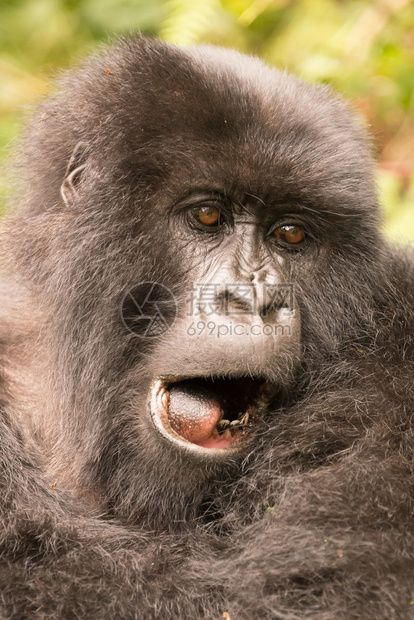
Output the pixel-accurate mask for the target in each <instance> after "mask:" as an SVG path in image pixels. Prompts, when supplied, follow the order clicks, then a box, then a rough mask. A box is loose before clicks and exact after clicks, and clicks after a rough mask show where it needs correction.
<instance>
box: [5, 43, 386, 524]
mask: <svg viewBox="0 0 414 620" xmlns="http://www.w3.org/2000/svg"><path fill="white" fill-rule="evenodd" d="M108 69H109V71H108ZM39 115H40V116H39V122H38V123H35V124H34V128H33V129H32V130H31V132H30V134H29V136H28V139H27V144H26V148H25V157H26V160H25V159H24V158H22V160H21V161H22V171H21V174H22V175H26V177H27V178H26V186H28V187H29V190H28V191H27V193H26V194H25V195H24V196H22V198H21V200H22V201H23V203H24V205H25V208H24V209H23V210H22V212H21V213H20V214H18V215H17V216H15V218H14V220H12V221H11V222H10V224H9V227H8V233H7V234H8V241H7V244H8V246H9V247H11V248H12V250H11V254H12V256H13V259H12V264H13V265H15V266H16V269H17V272H18V274H19V275H18V277H19V279H20V281H21V282H22V283H23V284H24V286H25V287H26V288H27V289H28V290H30V296H31V297H30V298H31V299H34V300H35V303H36V304H37V307H38V308H40V309H41V313H42V314H43V318H42V321H41V329H40V331H39V334H37V336H36V338H37V340H36V342H37V343H38V350H37V352H36V353H37V355H39V351H43V352H44V358H45V365H46V368H47V370H46V371H45V373H44V374H43V375H42V377H41V381H39V375H37V380H36V383H37V384H38V387H37V388H36V390H35V391H36V403H37V405H36V406H37V408H38V409H39V410H41V411H44V413H43V414H40V415H39V416H38V420H39V421H38V427H39V428H38V431H39V433H40V434H41V435H42V436H43V441H44V443H45V445H46V446H47V453H48V455H49V456H48V459H49V468H50V469H51V471H53V472H54V473H55V474H56V475H59V476H61V477H62V478H63V479H65V480H66V481H68V484H70V485H71V486H72V487H75V488H77V489H78V490H79V492H80V493H86V494H88V493H91V494H97V495H99V497H100V498H101V501H102V502H103V503H107V504H108V505H110V506H111V507H112V510H114V511H115V512H117V513H118V514H120V513H124V514H126V515H127V516H128V518H132V519H136V518H138V515H139V518H142V515H143V514H144V513H145V512H146V511H147V512H150V513H151V514H152V515H153V516H154V514H156V515H157V518H160V519H162V517H161V516H160V515H162V512H163V507H162V502H161V505H160V500H159V497H160V493H163V490H165V489H166V488H169V489H170V492H171V493H175V494H176V496H177V497H181V498H185V501H186V502H187V504H188V505H190V506H196V505H197V502H196V501H195V500H194V497H195V496H197V497H199V499H200V498H202V496H203V494H205V493H207V490H208V492H211V480H212V479H215V480H220V479H223V480H224V479H226V477H228V476H229V475H230V473H231V475H232V476H236V475H240V473H239V474H238V473H237V472H239V469H238V468H239V464H240V462H241V460H242V459H246V458H250V459H251V458H260V450H261V449H262V448H261V446H263V442H265V438H266V433H267V430H268V429H269V428H271V427H272V425H273V424H274V421H275V420H276V419H277V416H278V415H279V413H280V411H285V410H287V409H286V408H288V407H290V406H291V405H292V404H294V403H297V402H300V399H301V398H302V395H303V390H304V386H305V385H306V381H307V380H308V378H309V377H310V376H312V373H315V372H317V370H318V368H320V367H321V365H323V364H325V363H326V362H327V361H328V360H330V359H333V358H334V357H335V355H337V353H338V351H339V350H340V348H341V347H342V346H343V343H345V342H347V341H348V340H349V339H351V338H352V337H354V336H355V334H356V333H363V331H364V324H365V321H366V320H367V316H368V315H369V308H370V306H371V304H372V296H373V293H374V290H375V279H376V278H377V276H378V273H379V272H380V270H381V264H382V252H381V239H380V237H379V234H378V232H377V210H376V198H375V192H374V190H373V184H372V174H371V160H370V156H369V154H368V152H367V149H366V146H365V139H364V137H361V131H360V129H359V127H358V126H357V124H356V123H355V121H354V120H353V119H352V116H351V115H350V114H349V112H348V110H347V109H346V107H345V106H344V104H343V103H341V102H340V101H338V100H337V99H336V98H334V97H333V96H332V95H331V93H330V92H329V91H328V89H326V88H324V87H310V86H309V85H306V84H304V83H302V82H301V81H300V80H297V79H295V78H293V77H290V76H287V75H286V74H282V73H279V72H278V71H275V70H272V69H269V68H267V67H265V66H264V65H262V64H261V63H260V62H259V61H257V60H254V59H251V58H246V57H243V56H240V55H238V54H236V53H235V52H229V51H222V50H215V49H214V48H208V47H201V48H196V49H190V50H186V51H183V50H178V49H175V48H173V47H170V46H167V45H164V44H162V43H160V42H156V41H145V40H142V39H138V40H135V41H129V42H124V43H122V44H120V45H119V47H117V48H115V49H114V50H112V51H111V52H109V53H108V54H107V55H106V56H98V57H96V58H94V59H93V60H92V61H91V62H90V63H89V64H88V65H87V66H86V67H85V68H84V69H82V70H81V71H79V72H77V73H76V74H75V75H73V76H72V75H71V76H69V77H66V78H65V80H63V82H62V84H61V91H60V92H59V93H58V94H57V95H56V97H55V98H54V99H51V100H50V101H49V102H47V103H46V104H44V105H43V107H42V108H40V112H39ZM28 161H30V166H28V165H27V164H25V162H28ZM120 308H121V311H120ZM42 416H43V417H42ZM200 501H201V499H200ZM179 503H180V502H177V505H175V508H174V509H175V510H176V511H177V515H178V516H179V515H181V512H180V510H184V508H179V506H178V505H179ZM167 510H169V511H170V512H171V507H170V506H168V505H167V503H166V505H165V512H166V513H167ZM168 518H171V514H169V515H168ZM177 518H178V517H177Z"/></svg>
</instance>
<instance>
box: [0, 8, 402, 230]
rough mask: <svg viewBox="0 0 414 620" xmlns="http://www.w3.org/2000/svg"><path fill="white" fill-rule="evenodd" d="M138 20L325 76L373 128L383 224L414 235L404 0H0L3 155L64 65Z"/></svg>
mask: <svg viewBox="0 0 414 620" xmlns="http://www.w3.org/2000/svg"><path fill="white" fill-rule="evenodd" d="M136 30H140V31H141V32H143V33H144V34H150V35H157V36H159V37H161V38H162V39H164V40H166V41H171V42H173V43H176V44H178V45H190V44H192V43H197V42H201V41H203V42H210V43H215V44H218V45H222V46H225V47H233V48H237V49H238V50H241V51H243V52H247V53H252V54H256V55H259V56H261V57H262V58H263V59H264V60H266V61H267V62H268V63H269V64H271V65H275V66H277V67H279V68H283V69H284V68H286V69H287V70H289V71H291V72H293V73H295V74H296V75H299V76H301V77H303V78H305V79H307V80H309V81H311V82H313V81H319V82H326V83H328V84H331V85H332V86H333V87H334V88H335V89H336V90H338V91H340V92H341V93H342V94H343V95H344V96H345V97H346V98H348V99H349V101H350V104H351V106H352V107H353V108H354V109H355V111H356V113H357V114H359V115H360V116H361V117H362V118H363V119H364V122H365V123H366V124H368V126H369V129H370V132H371V134H372V136H373V141H374V148H375V152H376V156H377V159H378V187H379V192H380V196H381V203H382V206H383V209H384V216H385V217H384V226H385V230H386V232H387V234H388V235H389V236H390V237H391V238H393V239H395V240H396V241H401V242H404V241H406V240H407V239H408V240H414V2H413V0H254V1H252V0H0V164H1V163H2V162H3V161H4V158H5V157H7V151H8V146H9V145H10V143H11V140H12V138H13V137H14V136H15V135H16V134H17V132H18V129H19V125H20V123H21V119H22V118H23V113H24V112H25V110H26V108H27V106H28V104H31V103H33V101H35V100H36V98H37V97H39V96H41V95H43V94H45V93H47V91H48V88H50V83H51V80H52V79H53V77H54V76H55V75H56V74H57V73H58V72H59V71H60V70H61V69H62V68H65V67H68V66H73V65H75V64H76V63H77V62H79V60H80V59H81V58H82V57H83V56H84V55H86V54H88V53H89V52H91V51H92V50H94V49H95V48H96V47H97V45H99V44H100V43H101V42H107V41H110V40H111V39H112V38H113V37H114V36H117V35H119V34H128V33H130V32H133V31H136ZM4 192H5V182H4V178H3V180H1V177H0V205H1V200H2V196H3V198H4ZM0 208H1V207H0Z"/></svg>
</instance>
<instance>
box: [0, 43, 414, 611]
mask: <svg viewBox="0 0 414 620" xmlns="http://www.w3.org/2000/svg"><path fill="white" fill-rule="evenodd" d="M203 54H205V57H206V63H205V69H203V65H202V63H199V62H198V61H197V62H196V61H195V60H194V59H193V58H192V56H191V55H188V54H187V53H185V52H181V51H179V50H177V49H175V48H172V47H169V46H166V45H164V44H162V43H159V42H156V41H146V40H143V39H136V40H131V41H124V42H122V43H121V44H119V45H118V46H117V47H115V48H114V49H113V50H111V51H109V52H107V53H106V54H104V55H101V56H98V57H96V58H93V59H92V61H90V63H89V64H88V65H86V66H85V68H83V69H82V70H80V71H78V72H75V73H73V74H70V75H68V76H67V77H65V78H64V79H63V81H62V82H61V84H60V91H59V92H58V93H57V94H56V96H55V97H54V98H51V99H50V100H48V101H47V102H46V103H45V104H43V105H42V106H41V107H40V108H39V110H38V113H37V115H36V116H35V118H34V120H33V122H32V125H31V127H30V128H29V130H28V132H27V135H26V137H25V140H24V144H23V147H22V149H21V151H20V154H19V155H18V165H19V169H18V170H19V172H18V174H19V178H20V179H21V187H22V189H21V190H20V192H18V193H17V198H16V201H17V202H18V204H19V208H18V210H17V212H16V214H15V215H14V216H12V217H11V218H9V220H8V222H7V223H6V226H5V227H4V233H3V239H2V244H3V247H4V256H5V258H6V259H7V260H8V262H9V266H10V274H11V275H10V278H9V280H8V281H7V283H6V284H5V285H4V293H3V295H2V305H3V310H2V325H3V328H2V333H1V355H2V359H3V368H4V371H3V378H2V391H1V401H2V408H1V414H2V431H1V437H2V443H1V450H0V459H1V478H0V484H1V520H2V530H1V532H0V550H1V554H2V562H1V567H0V594H1V605H2V607H1V613H2V616H3V617H4V618H14V619H22V618H25V619H26V618H27V619H29V618H36V619H39V618H44V619H46V618H56V619H58V618H65V619H66V618H67V619H70V618H96V619H103V618H108V619H109V618H111V619H112V618H139V619H141V618H142V619H144V618H145V619H149V618H154V619H155V618H157V619H158V618H162V619H163V620H167V619H168V618H174V619H178V618H183V619H184V618H185V619H187V618H188V620H190V619H195V618H197V619H198V618H200V619H201V618H203V619H206V620H207V619H208V620H213V619H214V620H218V619H219V618H222V617H223V613H224V612H227V613H228V614H229V616H230V618H231V620H236V619H237V620H239V619H246V620H253V619H257V620H265V619H266V618H268V619H270V618H271V619H278V620H302V619H304V618H312V619H314V620H328V619H329V620H331V619H334V618H335V619H346V620H350V619H355V620H361V619H366V620H371V619H373V618H375V619H378V620H379V619H384V620H385V619H386V620H390V619H397V618H404V619H405V618H411V617H413V618H414V605H413V604H412V602H413V600H414V578H413V574H414V572H413V571H414V527H413V523H414V520H413V515H414V506H413V498H414V474H413V449H414V435H413V430H412V415H413V412H414V386H413V376H414V372H413V370H414V364H413V360H414V358H413V352H414V351H413V349H414V346H413V345H414V340H413V325H414V293H413V289H414V269H413V262H412V259H411V258H410V256H409V255H408V253H407V252H406V253H405V254H404V253H402V252H394V251H393V250H391V249H390V248H389V247H388V246H387V243H386V242H385V240H384V239H383V238H382V237H381V235H380V233H379V232H378V216H377V208H376V198H375V192H374V190H373V181H372V171H371V169H372V164H371V160H370V156H369V153H368V150H367V147H366V144H365V142H366V140H365V138H364V136H361V130H360V128H359V127H358V126H357V124H356V123H355V121H354V120H353V119H352V115H351V114H350V113H349V112H348V110H347V109H346V107H345V106H344V104H343V103H341V102H340V101H339V100H337V99H335V98H334V97H333V96H332V94H331V93H330V92H329V91H328V90H327V89H326V88H324V87H310V86H308V85H306V84H304V83H302V82H301V81H299V80H297V79H295V78H292V77H289V76H286V75H282V74H279V73H277V72H273V71H271V70H268V69H260V71H265V72H266V73H265V74H264V75H265V79H263V80H262V81H261V82H260V80H258V82H257V83H255V82H254V78H255V75H256V72H255V71H250V73H249V70H248V67H247V68H246V78H245V79H244V78H238V77H237V76H236V75H233V73H232V72H231V71H229V72H228V73H227V74H224V73H223V71H222V70H221V69H220V64H219V65H218V69H217V71H214V70H213V69H212V63H211V62H209V61H208V57H209V54H210V51H209V50H208V49H206V50H204V51H201V52H200V55H201V56H202V55H203ZM220 54H221V56H220V58H222V62H223V66H224V65H225V63H226V58H227V56H226V54H227V52H225V51H222V52H220ZM215 62H218V61H217V60H216V61H215ZM220 62H221V61H220ZM238 62H243V60H241V61H240V58H239V61H238ZM244 62H246V63H247V64H248V62H251V61H247V60H246V61H244ZM257 67H259V65H257ZM106 69H109V70H110V72H106V71H105V70H106ZM257 71H259V69H257ZM266 83H268V84H269V86H268V87H267V86H266ZM79 142H81V143H82V144H83V145H84V147H83V148H84V162H85V165H86V168H85V173H84V174H83V175H82V180H81V192H80V198H79V200H75V202H74V204H73V205H71V208H68V207H66V206H65V205H64V204H63V203H62V200H61V198H60V195H59V188H60V185H61V183H62V179H63V177H64V174H65V169H66V167H67V165H68V161H69V159H70V156H71V153H72V152H73V150H74V148H75V146H76V144H78V143H79ZM195 181H196V182H197V183H199V184H204V185H207V186H212V185H214V186H217V185H218V186H220V187H222V188H223V190H222V191H224V192H225V193H227V194H228V195H231V194H232V192H234V193H235V194H237V192H240V191H243V192H245V193H249V194H251V195H252V196H255V197H257V198H258V199H259V200H260V201H263V203H264V204H266V205H276V206H274V207H273V208H277V205H278V204H279V203H281V202H282V203H286V202H289V203H291V204H297V203H300V204H302V205H304V206H305V207H306V209H307V212H308V213H311V214H312V217H313V219H314V222H315V227H316V230H317V234H318V245H317V247H318V250H317V251H316V250H315V252H313V253H312V254H308V255H307V256H308V258H307V259H303V258H297V259H295V260H293V261H292V270H291V273H292V277H293V278H294V282H295V286H296V290H297V298H298V304H299V306H300V309H301V315H302V330H303V344H302V352H303V354H302V360H301V372H299V373H297V374H296V375H295V384H294V385H293V386H291V387H290V391H289V397H288V399H287V402H286V404H285V405H284V406H283V407H280V408H279V409H278V410H277V411H275V412H274V413H273V415H272V416H271V417H269V419H267V421H266V427H265V428H264V429H263V432H262V433H261V434H260V437H258V439H257V441H256V443H255V444H254V445H253V446H252V447H251V448H250V449H249V450H248V451H247V452H245V453H244V454H243V456H242V458H240V459H238V458H236V457H232V458H231V459H229V461H228V462H226V463H225V464H223V463H215V464H213V463H204V462H196V461H195V460H193V459H192V458H190V457H189V456H185V455H182V454H181V453H179V452H177V451H176V450H175V449H172V448H171V447H170V446H168V445H166V444H164V443H163V442H161V441H160V438H159V437H158V436H157V435H156V434H155V433H154V431H153V429H152V428H151V425H150V424H149V421H148V414H147V412H146V404H145V403H146V394H147V387H148V381H149V380H150V379H151V377H150V376H149V375H148V372H149V371H147V367H148V363H147V360H148V359H149V358H148V351H145V355H144V356H143V351H142V350H141V348H140V344H139V341H138V340H137V339H136V338H134V337H133V336H131V335H128V334H127V333H126V332H125V330H124V328H123V325H122V323H121V321H120V320H119V303H120V299H121V298H122V294H123V292H124V291H125V290H126V289H127V288H128V287H129V286H131V285H133V284H135V283H136V282H140V281H143V280H154V281H161V282H164V283H165V284H166V285H167V286H169V287H170V288H171V289H172V290H174V291H175V292H176V294H177V296H178V298H179V299H180V294H181V293H180V291H181V290H182V287H183V283H184V282H185V281H186V280H185V278H186V277H188V276H187V275H186V274H187V273H188V270H191V257H189V256H186V254H185V248H181V250H180V252H177V248H176V247H171V243H170V238H171V235H170V231H169V228H168V218H167V217H166V216H165V213H166V211H167V210H168V205H170V204H171V203H172V202H174V200H176V198H177V196H179V195H181V194H184V193H185V191H186V189H187V188H189V187H190V186H191V183H194V182H195ZM268 208H272V207H271V206H270V207H269V206H268ZM3 300H4V301H3ZM154 355H155V353H154ZM161 361H162V360H157V359H155V361H154V362H152V363H153V364H155V365H157V363H161ZM26 379H27V381H26ZM137 411H138V413H139V417H138V416H137Z"/></svg>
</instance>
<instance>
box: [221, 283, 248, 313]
mask: <svg viewBox="0 0 414 620" xmlns="http://www.w3.org/2000/svg"><path fill="white" fill-rule="evenodd" d="M239 288H240V289H242V291H241V293H240V294H237V293H235V292H233V291H229V290H228V289H226V290H224V291H221V292H220V293H219V294H218V295H217V296H216V306H217V308H218V310H219V312H220V314H231V313H233V312H235V311H237V312H240V313H242V314H253V309H254V290H253V288H252V287H251V286H250V285H248V286H243V287H239ZM242 294H244V295H245V297H242V296H241V295H242Z"/></svg>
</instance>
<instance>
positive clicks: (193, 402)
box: [168, 382, 232, 448]
mask: <svg viewBox="0 0 414 620" xmlns="http://www.w3.org/2000/svg"><path fill="white" fill-rule="evenodd" d="M169 392H170V398H169V403H168V417H169V421H170V424H171V427H172V428H173V430H174V431H175V432H176V433H178V434H179V435H181V437H184V438H185V439H187V440H188V441H191V443H195V444H197V445H199V446H203V447H205V448H227V447H228V446H229V445H231V443H232V441H229V440H228V439H225V438H224V437H223V438H221V436H220V435H219V434H218V433H217V431H216V426H217V424H218V422H220V420H221V418H222V416H223V411H222V408H221V405H220V403H219V401H218V399H217V397H216V396H215V394H214V393H212V391H210V390H208V389H205V388H203V387H201V389H200V386H197V387H196V388H194V387H192V386H190V385H188V384H187V385H186V384H185V382H182V383H180V384H177V385H175V386H174V385H172V386H171V387H170V390H169Z"/></svg>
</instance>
